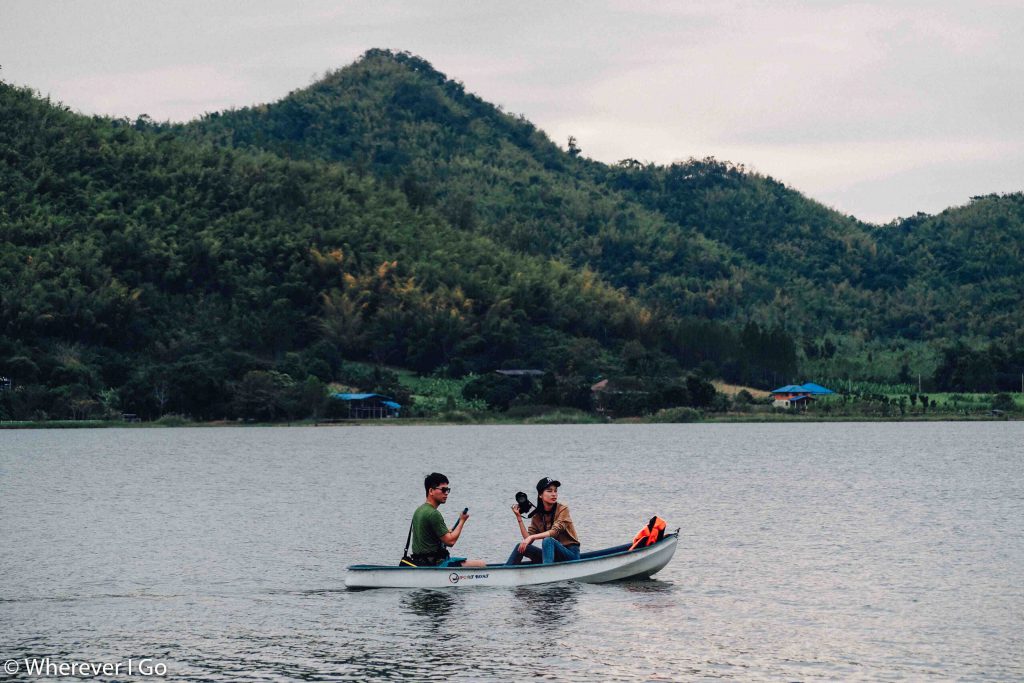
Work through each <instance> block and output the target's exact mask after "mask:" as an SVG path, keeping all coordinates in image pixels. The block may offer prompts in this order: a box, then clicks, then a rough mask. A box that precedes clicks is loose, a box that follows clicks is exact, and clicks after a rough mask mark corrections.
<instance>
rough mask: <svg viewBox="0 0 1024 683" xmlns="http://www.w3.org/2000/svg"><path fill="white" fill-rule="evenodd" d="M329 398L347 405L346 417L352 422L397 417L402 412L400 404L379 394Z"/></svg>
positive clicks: (340, 395)
mask: <svg viewBox="0 0 1024 683" xmlns="http://www.w3.org/2000/svg"><path fill="white" fill-rule="evenodd" d="M331 398H333V399H337V400H339V401H345V403H347V404H348V416H349V419H352V420H367V419H380V418H389V417H399V416H400V414H401V412H402V406H401V404H399V403H395V401H394V399H392V398H391V397H390V396H382V395H381V394H331Z"/></svg>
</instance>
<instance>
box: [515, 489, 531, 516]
mask: <svg viewBox="0 0 1024 683" xmlns="http://www.w3.org/2000/svg"><path fill="white" fill-rule="evenodd" d="M516 503H517V504H518V505H519V513H520V514H523V515H526V514H529V512H530V510H531V509H533V503H531V502H530V498H529V496H527V495H526V494H525V493H523V492H522V491H517V492H516Z"/></svg>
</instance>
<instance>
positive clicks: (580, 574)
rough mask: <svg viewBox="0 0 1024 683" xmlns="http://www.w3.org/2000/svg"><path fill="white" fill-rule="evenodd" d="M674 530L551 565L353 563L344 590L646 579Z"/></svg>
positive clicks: (672, 546)
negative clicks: (655, 539) (639, 542)
mask: <svg viewBox="0 0 1024 683" xmlns="http://www.w3.org/2000/svg"><path fill="white" fill-rule="evenodd" d="M678 541H679V530H678V529H677V530H676V531H675V532H673V533H670V534H666V535H665V537H664V538H663V539H661V540H660V541H658V542H657V543H655V544H653V545H649V546H646V547H643V548H637V549H636V550H630V549H629V546H630V544H628V543H627V544H626V545H619V546H615V547H613V548H605V549H604V550H595V551H592V552H589V553H582V554H581V555H580V559H578V560H570V561H568V562H556V563H554V564H531V563H525V564H518V565H506V564H489V565H487V566H486V567H391V566H384V565H376V564H354V565H351V566H350V567H348V572H347V574H346V576H345V586H347V587H348V588H468V587H476V586H532V585H535V584H540V583H554V582H556V581H580V582H582V583H605V582H607V581H622V580H624V579H642V578H647V577H649V576H651V575H653V574H655V573H656V572H658V571H660V570H661V569H662V568H663V567H664V566H665V565H667V564H668V563H669V561H670V560H671V559H672V556H673V555H674V554H675V552H676V545H677V543H678Z"/></svg>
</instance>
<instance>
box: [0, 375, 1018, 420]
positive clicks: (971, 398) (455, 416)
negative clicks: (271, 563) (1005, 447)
mask: <svg viewBox="0 0 1024 683" xmlns="http://www.w3.org/2000/svg"><path fill="white" fill-rule="evenodd" d="M350 366H351V367H358V369H359V370H360V371H361V372H362V373H364V374H365V375H366V377H367V378H374V377H375V378H377V379H376V381H375V382H370V380H369V379H367V380H366V381H365V382H360V384H361V385H362V386H364V387H371V386H374V384H376V385H377V386H378V387H379V390H380V391H382V392H383V391H386V392H387V393H388V394H391V395H394V396H397V397H399V399H400V401H401V406H402V407H401V411H402V412H401V417H389V418H375V419H366V418H362V419H360V418H355V419H353V418H350V417H349V415H350V414H351V413H350V412H349V409H348V406H347V405H346V403H347V402H346V401H342V400H339V399H338V398H337V397H338V396H341V395H343V394H344V393H345V392H351V391H359V389H358V388H357V387H356V386H346V385H344V384H339V383H332V384H331V385H322V386H321V387H320V388H319V389H318V391H316V392H315V396H313V395H310V396H309V397H307V398H309V399H310V400H309V401H308V402H307V403H308V405H306V410H302V411H299V410H272V408H273V407H274V406H279V405H283V404H284V403H285V402H286V399H287V398H288V397H289V396H290V394H289V393H288V388H285V389H282V390H281V391H273V390H271V389H272V388H271V389H267V388H266V387H263V388H262V390H261V391H254V392H252V393H251V395H249V396H248V398H247V401H248V403H247V405H246V406H245V407H246V410H245V411H244V412H242V411H239V412H236V413H235V414H230V413H229V414H228V415H226V416H224V417H220V418H215V419H201V418H197V417H196V416H190V415H187V414H181V413H175V412H168V413H165V414H164V415H162V416H160V417H155V416H154V417H153V418H150V419H145V418H142V417H140V416H138V415H132V414H122V413H118V412H114V411H109V412H108V413H107V415H104V416H91V417H82V418H79V419H58V420H48V419H38V418H37V419H27V420H9V419H8V420H0V429H82V428H118V427H129V428H142V429H151V428H161V427H226V426H253V427H269V426H288V427H314V426H315V427H334V426H350V427H363V426H405V425H410V426H412V425H417V426H431V425H436V426H441V425H554V424H681V423H705V424H716V423H736V424H742V423H770V422H781V423H801V422H959V421H970V422H979V421H1008V420H1014V421H1017V420H1022V419H1024V393H1017V392H1014V393H1006V392H1001V393H992V392H930V393H928V394H922V393H917V392H916V387H912V386H910V385H906V384H878V383H864V382H860V383H854V382H844V383H843V384H845V385H846V386H844V387H843V388H842V391H841V392H840V393H836V394H833V395H829V396H824V397H820V398H819V399H818V400H816V401H814V402H813V403H811V404H810V405H808V406H806V407H805V408H802V409H793V408H786V407H781V406H776V405H774V403H773V397H772V395H771V393H770V392H768V391H765V390H763V389H758V388H756V387H751V386H746V385H740V384H731V383H727V382H725V381H723V380H721V379H711V378H707V377H701V376H699V375H690V376H688V377H686V378H679V377H677V378H667V377H666V378H661V380H660V381H659V382H647V383H627V382H624V381H623V380H613V383H612V384H611V385H609V383H608V382H604V381H602V382H598V383H596V384H593V385H592V386H591V385H590V383H589V382H587V383H584V384H581V385H580V386H579V391H578V395H577V397H576V403H577V405H576V406H565V405H559V404H557V403H547V402H545V401H544V400H543V399H544V398H545V397H549V394H547V393H545V391H544V388H543V384H544V382H543V381H542V380H541V379H538V378H535V377H525V378H523V377H514V378H509V377H503V376H501V375H497V374H488V375H474V374H469V375H465V376H463V377H461V378H450V377H440V376H436V375H428V376H422V375H417V374H416V373H413V372H410V371H408V370H404V369H400V368H388V367H376V368H371V366H368V365H358V366H357V365H356V364H350ZM830 383H831V384H833V385H834V386H836V387H838V386H839V383H837V382H830ZM666 387H667V388H666ZM599 388H600V389H599ZM609 389H611V390H609ZM249 404H251V405H249ZM304 405H305V404H304ZM301 407H302V406H298V405H296V406H292V408H293V409H296V408H301Z"/></svg>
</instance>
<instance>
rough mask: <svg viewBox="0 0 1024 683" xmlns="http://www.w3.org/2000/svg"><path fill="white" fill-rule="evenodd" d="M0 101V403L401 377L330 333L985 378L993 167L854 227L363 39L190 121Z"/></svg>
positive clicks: (72, 408)
mask: <svg viewBox="0 0 1024 683" xmlns="http://www.w3.org/2000/svg"><path fill="white" fill-rule="evenodd" d="M0 121H2V122H3V123H2V125H0V242H2V243H3V251H2V256H0V376H4V377H10V378H13V379H14V381H15V383H16V384H17V386H18V387H19V391H18V392H16V393H14V392H5V393H3V395H2V396H0V419H3V418H4V415H7V416H10V415H14V414H16V415H17V416H19V417H25V416H43V417H45V416H60V417H66V416H82V415H90V414H96V413H97V412H104V413H110V412H111V411H116V410H118V409H122V410H129V411H131V412H137V413H140V414H143V415H147V416H155V415H159V414H162V413H167V412H178V413H183V414H188V415H192V416H195V417H220V416H224V415H231V414H239V410H238V408H237V406H238V402H239V401H240V400H243V399H244V397H245V396H247V395H257V394H258V395H262V396H271V395H272V396H281V395H284V394H285V393H287V394H288V395H289V396H291V398H292V399H293V400H296V401H301V400H304V399H302V397H303V396H309V397H310V401H314V399H315V397H316V396H320V395H322V393H323V387H324V385H325V384H326V383H329V382H340V383H343V384H346V385H348V386H357V387H359V388H361V389H366V390H374V389H377V390H381V391H387V392H389V393H395V392H400V391H401V388H400V387H397V386H395V385H394V382H393V380H394V378H393V377H390V376H387V375H386V374H385V375H381V374H379V373H378V374H377V375H373V376H366V375H365V369H360V368H361V367H362V366H354V365H352V363H351V361H368V362H371V363H373V364H376V365H394V366H401V367H406V368H410V369H414V370H417V371H420V372H434V371H441V372H444V373H447V374H454V375H458V374H461V373H464V372H469V371H476V372H484V371H488V370H491V369H494V368H497V367H541V368H544V369H545V370H549V371H550V375H549V376H550V377H552V378H557V382H556V383H555V384H554V385H551V386H547V387H545V392H546V393H545V395H544V400H545V401H554V402H558V403H564V404H573V403H574V402H578V401H577V399H579V398H580V394H579V392H581V391H583V392H584V393H586V387H587V386H589V382H590V381H592V380H593V378H594V377H595V376H596V375H598V374H602V375H604V376H623V377H633V378H634V379H635V378H637V377H641V378H642V377H646V378H647V380H644V381H656V380H657V381H661V380H662V379H665V378H669V379H671V378H679V377H681V376H682V375H683V374H684V373H685V372H686V371H687V370H688V369H693V368H696V367H698V366H700V367H701V368H702V370H703V371H704V372H705V373H710V374H717V375H720V376H723V377H725V378H727V379H731V380H735V381H741V382H746V383H752V384H757V385H759V386H766V385H768V384H772V383H784V382H788V381H796V380H800V379H801V377H804V376H806V377H810V376H812V375H813V376H814V377H816V378H827V377H852V378H862V379H881V380H893V379H896V378H897V375H899V376H900V378H901V379H906V378H907V377H909V375H910V374H911V373H913V374H916V373H918V372H923V373H925V375H926V376H931V375H933V374H934V375H935V376H936V377H940V376H941V377H945V378H955V377H959V378H964V377H968V378H974V379H970V380H969V381H967V380H963V381H961V380H956V381H957V382H961V383H963V382H967V383H968V384H969V383H971V382H973V383H974V384H975V385H978V388H985V387H981V386H980V384H982V383H983V381H982V380H978V379H977V378H978V377H982V378H983V377H986V376H994V375H993V372H996V371H997V370H998V372H1000V373H1002V375H1005V376H1007V377H1009V376H1012V374H1013V373H1014V372H1016V371H1015V370H1014V368H1015V367H1016V366H1015V365H1013V363H1017V362H1018V361H1017V360H1012V359H1019V358H1021V357H1022V354H1021V352H1020V349H1022V348H1024V343H1022V339H1021V325H1020V320H1019V315H1018V310H1019V301H1020V300H1021V298H1022V295H1024V269H1022V268H1021V266H1020V245H1021V244H1022V241H1024V239H1022V238H1024V199H1022V195H1020V194H1015V195H1008V196H988V197H980V198H976V199H975V200H974V201H972V202H971V204H969V205H968V206H965V207H960V208H957V209H951V210H949V211H946V212H943V213H942V214H939V215H938V216H924V215H919V216H915V217H912V218H909V219H906V220H902V221H899V222H896V223H894V224H892V225H888V226H882V227H879V226H872V225H868V224H865V223H862V222H859V221H857V220H856V219H854V218H852V217H849V216H843V215H841V214H839V213H837V212H835V211H832V210H830V209H828V208H826V207H824V206H822V205H820V204H818V203H816V202H814V201H812V200H810V199H808V198H806V197H804V196H803V195H801V194H800V193H798V192H796V191H794V190H792V189H790V188H787V187H785V186H784V185H782V184H780V183H778V182H776V181H774V180H772V179H771V178H767V177H764V176H760V175H757V174H751V173H748V172H746V171H745V170H744V169H743V168H742V167H740V166H735V165H732V164H728V163H722V162H718V161H715V160H713V159H705V160H691V161H689V162H685V163H680V164H673V165H671V166H668V167H662V166H656V165H652V164H644V163H641V162H639V161H636V160H630V159H627V160H623V161H622V162H621V163H619V164H615V165H606V164H601V163H597V162H594V161H592V160H589V159H587V158H586V155H585V153H583V152H581V150H580V149H579V147H578V146H577V143H576V142H575V141H573V142H572V144H570V145H569V146H568V149H567V150H564V151H563V150H562V149H560V148H559V147H558V146H557V145H556V144H554V143H553V142H552V141H551V140H549V139H548V138H547V136H546V135H545V134H544V133H543V132H542V131H540V130H538V129H537V128H536V127H535V126H533V125H532V124H531V123H530V122H529V121H527V120H526V119H525V118H524V117H522V116H514V115H511V114H507V113H505V112H502V111H501V110H500V109H499V108H497V107H495V106H493V105H491V104H488V103H486V102H484V101H482V100H481V99H480V98H478V97H476V96H474V95H472V94H469V93H467V92H466V90H465V88H464V87H463V86H462V85H461V84H459V83H457V82H455V81H452V80H449V79H448V78H446V77H445V76H444V75H443V74H440V73H439V72H437V71H436V70H435V69H433V67H431V66H430V64H429V63H427V62H426V61H424V60H422V59H419V58H417V57H414V56H411V55H408V54H404V53H392V52H388V51H381V50H372V51H370V52H368V53H367V54H366V55H365V56H364V57H363V58H362V59H360V60H359V61H358V62H357V63H355V64H353V65H351V66H348V67H345V68H343V69H341V70H340V71H337V72H335V73H332V74H330V75H328V76H327V77H325V78H324V79H323V80H321V81H320V82H318V83H316V84H314V85H312V86H310V87H308V88H305V89H303V90H299V91H296V92H294V93H292V94H291V95H289V96H288V97H286V98H284V99H283V100H281V101H280V102H277V103H273V104H268V105H261V106H256V107H250V108H245V109H240V110H233V111H227V112H222V113H217V114H210V115H208V116H206V117H204V118H203V119H201V120H198V121H195V122H193V123H190V124H184V125H170V124H158V123H153V122H152V121H150V120H149V119H148V118H146V117H140V118H139V119H137V120H135V121H129V120H127V119H114V120H112V119H106V118H97V117H85V116H82V115H78V114H75V113H72V112H71V111H69V110H68V109H67V108H66V107H63V106H60V105H56V104H54V103H52V102H50V101H49V100H47V99H42V98H40V97H39V96H38V95H36V94H35V93H33V92H31V91H30V90H27V89H23V88H15V87H11V86H8V85H5V84H2V83H0ZM951 349H953V351H951ZM971 349H974V351H972V350H971ZM971 354H978V355H977V358H976V360H977V362H976V363H975V362H974V361H971V363H969V364H968V365H969V367H954V366H955V365H956V363H957V362H958V361H957V360H956V359H957V358H964V357H971V358H974V356H972V355H971ZM1008 359H1009V360H1008ZM940 364H941V366H942V367H939V366H940ZM986 364H987V365H986ZM986 368H989V369H990V370H991V369H992V368H996V369H997V370H992V372H989V370H986ZM360 373H363V374H360ZM986 373H988V374H987V375H986ZM1002 375H1000V376H1002ZM658 378H661V379H658ZM944 381H945V380H944ZM949 382H950V383H954V380H953V379H949ZM0 388H2V387H0ZM285 389H287V391H285ZM306 389H308V391H305V390H306ZM304 391H305V393H304ZM261 392H262V393H261ZM282 392H284V393H282ZM268 400H269V399H268ZM275 400H276V399H275ZM12 402H13V403H12ZM266 402H267V401H264V403H266ZM584 402H585V401H584ZM4 411H6V412H4ZM296 411H299V412H301V409H299V408H296V407H295V406H294V405H292V406H291V407H290V408H288V410H285V409H284V408H281V409H280V410H279V411H278V412H277V414H283V413H285V412H287V413H289V414H298V413H296Z"/></svg>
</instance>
